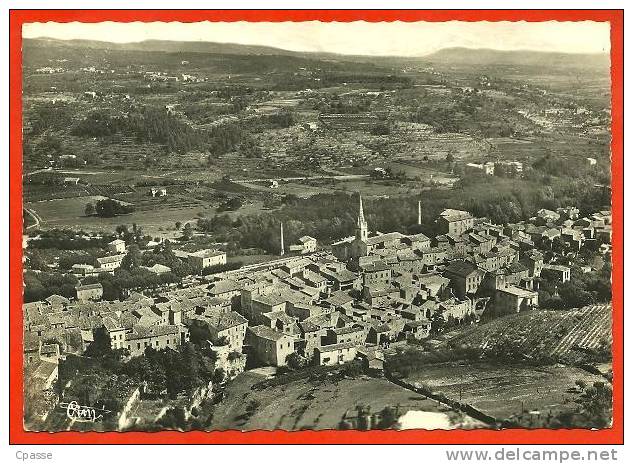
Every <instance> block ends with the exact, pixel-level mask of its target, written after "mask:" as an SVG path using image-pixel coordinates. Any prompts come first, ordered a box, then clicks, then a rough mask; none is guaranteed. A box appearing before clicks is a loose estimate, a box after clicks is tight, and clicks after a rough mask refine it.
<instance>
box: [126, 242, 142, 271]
mask: <svg viewBox="0 0 633 464" xmlns="http://www.w3.org/2000/svg"><path fill="white" fill-rule="evenodd" d="M142 263H143V256H142V254H141V250H140V249H139V247H138V245H136V244H134V245H130V247H129V248H128V252H127V255H125V257H124V258H123V260H122V261H121V268H122V269H127V270H128V271H129V270H132V269H138V267H139V266H141V264H142Z"/></svg>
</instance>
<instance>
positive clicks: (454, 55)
mask: <svg viewBox="0 0 633 464" xmlns="http://www.w3.org/2000/svg"><path fill="white" fill-rule="evenodd" d="M421 59H422V60H423V61H428V62H431V63H441V64H447V65H449V64H460V65H479V66H486V65H516V66H519V65H521V66H544V67H587V66H589V67H596V68H597V67H603V66H606V67H609V65H610V56H609V54H608V53H593V54H587V53H558V52H541V51H533V50H512V51H505V50H491V49H487V48H460V47H456V48H444V49H442V50H439V51H437V52H435V53H432V54H430V55H426V56H423V57H421Z"/></svg>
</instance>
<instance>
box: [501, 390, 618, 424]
mask: <svg viewBox="0 0 633 464" xmlns="http://www.w3.org/2000/svg"><path fill="white" fill-rule="evenodd" d="M575 388H576V389H578V390H579V391H580V393H579V394H578V396H577V398H576V399H575V400H574V403H575V405H573V406H572V407H570V408H565V409H564V410H562V411H558V412H557V413H551V412H550V414H548V415H547V416H541V417H540V418H539V420H537V421H536V422H535V420H534V417H533V416H532V415H529V414H521V415H520V416H519V417H516V418H512V419H511V420H509V421H507V423H506V424H504V425H505V426H510V427H525V428H534V427H539V428H548V429H588V430H589V429H604V428H607V427H610V426H611V423H612V420H613V390H612V388H611V386H610V385H608V384H606V383H604V382H594V383H593V384H592V385H588V384H587V383H586V382H585V381H584V380H577V381H576V384H575Z"/></svg>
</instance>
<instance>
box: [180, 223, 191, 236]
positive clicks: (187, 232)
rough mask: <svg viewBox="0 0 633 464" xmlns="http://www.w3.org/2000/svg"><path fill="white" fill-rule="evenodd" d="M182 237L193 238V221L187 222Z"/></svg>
mask: <svg viewBox="0 0 633 464" xmlns="http://www.w3.org/2000/svg"><path fill="white" fill-rule="evenodd" d="M182 238H183V239H185V240H191V239H192V238H193V228H192V227H191V223H190V222H187V223H186V224H185V227H184V228H183V230H182Z"/></svg>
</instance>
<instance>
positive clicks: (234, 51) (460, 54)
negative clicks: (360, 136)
mask: <svg viewBox="0 0 633 464" xmlns="http://www.w3.org/2000/svg"><path fill="white" fill-rule="evenodd" d="M24 46H25V47H71V48H75V47H78V48H89V49H90V48H92V49H109V50H126V51H146V52H166V53H205V54H214V55H271V56H279V55H283V56H293V57H301V58H309V59H326V60H336V61H354V62H374V63H376V64H378V63H379V62H384V63H385V64H387V63H389V64H392V65H393V64H396V63H398V62H399V63H404V62H409V63H412V62H413V63H425V62H426V63H429V64H438V65H439V64H441V65H456V66H459V65H464V66H488V65H505V66H507V65H509V66H543V67H580V68H587V67H590V68H602V67H607V68H608V67H609V63H610V57H609V54H608V53H596V54H580V53H578V54H576V53H558V52H541V51H533V50H514V51H505V50H493V49H485V48H480V49H475V48H461V47H454V48H444V49H441V50H439V51H437V52H434V53H431V54H428V55H420V56H418V57H398V56H365V55H341V54H337V53H327V52H303V51H291V50H283V49H280V48H275V47H267V46H262V45H242V44H235V43H218V42H191V41H171V40H145V41H142V42H129V43H112V42H100V41H95V40H60V39H52V38H47V37H42V38H36V39H25V40H24Z"/></svg>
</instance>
